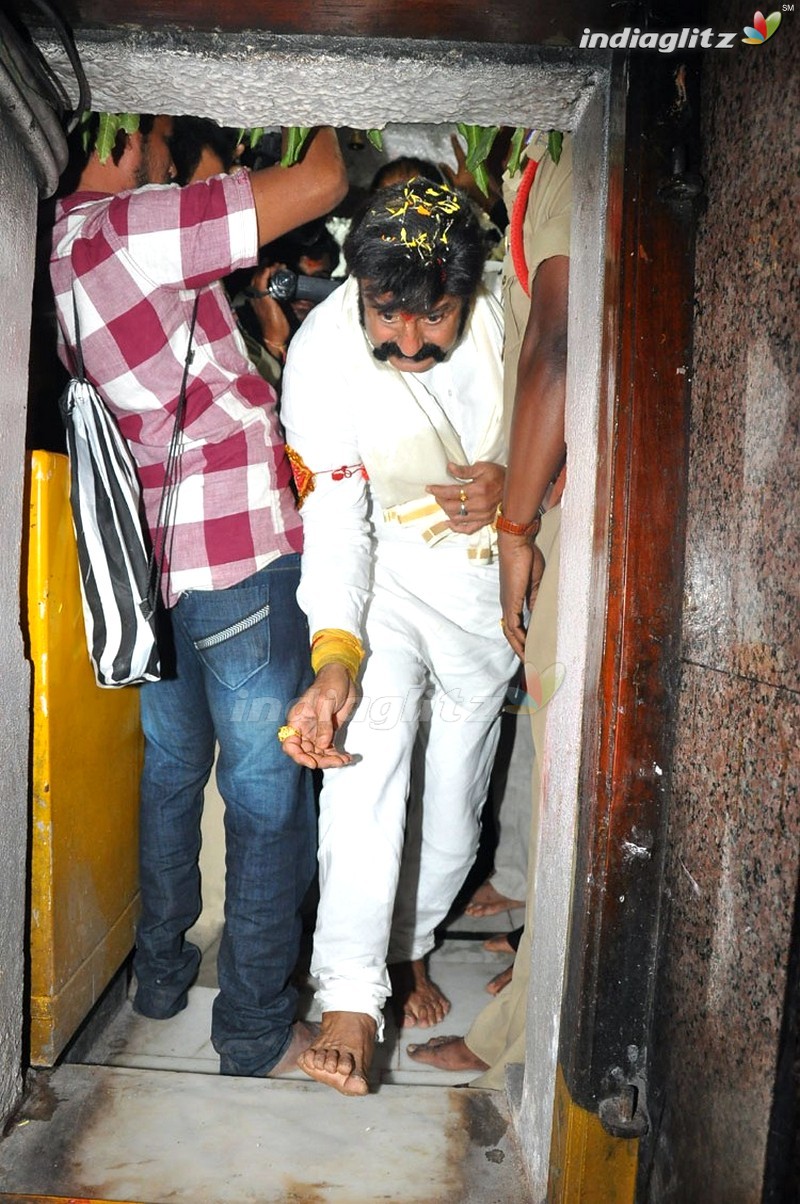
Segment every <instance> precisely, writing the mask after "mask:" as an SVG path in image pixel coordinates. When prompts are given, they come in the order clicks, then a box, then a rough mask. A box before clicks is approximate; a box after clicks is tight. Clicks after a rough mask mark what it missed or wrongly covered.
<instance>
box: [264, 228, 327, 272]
mask: <svg viewBox="0 0 800 1204" xmlns="http://www.w3.org/2000/svg"><path fill="white" fill-rule="evenodd" d="M303 256H307V257H308V258H309V259H324V258H325V257H326V256H327V258H328V259H330V261H331V271H333V270H334V268H335V267H336V266H337V265H338V263H339V244H338V242H337V241H336V239H335V238H334V237H333V235H332V234H331V232H330V231H329V230H328V228H327V226H326V225H325V221H324V219H321V220H318V221H313V222H306V223H305V225H303V226H297V227H296V229H294V230H290V231H289V232H288V234H283V235H281V237H280V238H276V239H275V240H274V242H271V243H267V245H266V246H265V247H262V248H261V255H260V260H261V261H262V262H263V263H285V264H286V266H287V268H291V270H292V271H293V272H299V271H300V260H301V259H302V258H303Z"/></svg>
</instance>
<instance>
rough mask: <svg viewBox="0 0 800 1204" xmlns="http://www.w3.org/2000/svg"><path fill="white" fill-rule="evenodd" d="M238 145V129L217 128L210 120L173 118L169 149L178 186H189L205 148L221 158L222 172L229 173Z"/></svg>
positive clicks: (214, 122)
mask: <svg viewBox="0 0 800 1204" xmlns="http://www.w3.org/2000/svg"><path fill="white" fill-rule="evenodd" d="M238 142H239V138H238V132H237V131H236V130H234V129H229V128H227V127H225V126H221V125H217V123H216V121H211V120H210V118H208V117H174V118H173V120H172V136H171V137H170V140H169V146H170V150H171V152H172V161H173V163H174V164H175V170H176V173H177V174H176V177H175V179H176V181H177V183H178V184H188V183H189V181H190V180H191V178H192V176H193V175H194V172H195V170H196V168H197V164H198V163H199V162H200V157H201V155H202V153H203V151H204V150H205V148H206V147H208V148H209V150H211V151H213V153H214V154H215V155H216V156H217V157H218V158H219V159H220V161H221V162H222V170H223V171H230V169H231V167H232V166H233V159H234V155H235V154H236V147H237V145H238Z"/></svg>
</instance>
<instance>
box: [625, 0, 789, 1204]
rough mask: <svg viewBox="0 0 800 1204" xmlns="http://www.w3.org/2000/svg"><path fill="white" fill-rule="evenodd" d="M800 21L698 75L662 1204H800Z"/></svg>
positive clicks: (660, 999) (729, 24)
mask: <svg viewBox="0 0 800 1204" xmlns="http://www.w3.org/2000/svg"><path fill="white" fill-rule="evenodd" d="M772 7H773V6H770V10H771V8H772ZM778 8H780V6H778ZM745 20H748V21H749V10H745V9H742V7H741V5H740V4H730V3H722V4H720V3H717V4H712V5H711V12H710V13H709V16H708V24H709V25H711V26H712V28H714V29H715V30H737V31H740V30H741V26H742V25H743V24H744V22H745ZM798 20H800V15H797V16H796V15H795V14H793V13H785V14H784V15H783V19H782V23H781V26H780V27H779V29H778V30H777V32H776V33H775V34H774V35H773V37H772V38H771V39H770V41H769V42H767V43H765V44H764V45H762V46H757V47H755V46H745V45H742V44H741V43H740V42H739V36H740V34H739V33H737V45H736V46H735V48H733V49H731V50H730V51H726V52H723V51H714V52H706V57H705V60H704V62H703V84H702V117H701V123H702V145H703V163H702V173H703V175H704V177H705V181H706V191H707V209H706V211H705V213H704V215H703V217H702V218H701V220H700V224H699V228H698V243H697V260H696V322H695V344H694V367H693V383H692V430H691V444H690V468H689V478H690V479H689V496H688V532H687V546H686V580H685V599H684V621H683V664H682V685H681V693H680V699H679V714H678V727H677V733H676V752H675V761H674V766H673V780H672V802H671V811H670V831H669V849H668V855H667V871H666V879H665V917H666V929H665V931H666V944H665V949H664V954H665V958H664V970H663V971H662V974H661V976H660V979H659V981H658V984H657V994H656V1009H657V1013H656V1031H655V1047H656V1048H655V1052H656V1057H657V1061H658V1062H659V1064H660V1072H659V1074H660V1079H661V1081H660V1084H659V1087H660V1091H659V1095H660V1105H659V1106H660V1108H661V1109H663V1110H662V1111H661V1115H660V1117H658V1116H657V1117H656V1118H655V1119H656V1126H655V1128H656V1133H655V1145H656V1149H655V1162H654V1164H653V1166H652V1167H651V1170H650V1174H649V1176H648V1180H649V1181H648V1185H647V1189H646V1193H645V1194H646V1198H647V1199H648V1200H652V1201H680V1204H692V1202H693V1201H698V1202H700V1201H702V1202H703V1204H751V1202H754V1201H761V1200H762V1199H765V1200H766V1199H770V1200H773V1199H774V1200H776V1201H777V1200H783V1199H786V1200H789V1199H800V1196H792V1195H790V1194H787V1195H784V1193H785V1192H789V1191H791V1190H793V1189H790V1187H789V1185H788V1184H787V1183H786V1182H785V1181H783V1182H782V1183H779V1182H778V1180H779V1178H780V1176H778V1179H776V1178H775V1175H776V1168H775V1166H774V1164H773V1165H771V1163H774V1155H775V1153H776V1151H779V1150H780V1148H781V1147H782V1148H783V1149H784V1152H785V1148H786V1146H787V1145H788V1146H790V1145H791V1135H789V1139H788V1142H787V1141H784V1142H783V1143H782V1142H781V1136H782V1134H781V1131H780V1130H781V1127H782V1126H783V1127H784V1128H785V1127H786V1126H787V1125H790V1124H791V1123H792V1117H791V1109H790V1107H789V1100H788V1099H787V1096H786V1088H787V1082H786V1081H784V1082H783V1084H782V1087H781V1090H780V1091H778V1098H777V1099H776V1084H778V1080H779V1077H780V1076H779V1058H780V1056H781V1053H782V1052H783V1053H784V1054H785V1053H786V1052H787V1041H788V1042H791V1040H792V1039H795V1040H796V1028H795V1032H794V1038H792V1032H791V1031H790V1030H791V1028H792V1026H791V1023H790V1019H791V1018H790V1016H789V1015H788V1014H787V1008H788V1007H790V1006H791V999H790V998H788V997H787V991H788V992H789V994H791V989H792V969H791V958H790V947H791V945H792V941H793V939H794V941H795V943H796V939H797V937H796V933H797V927H796V924H795V908H796V901H797V888H798V866H799V865H800V804H799V803H798V798H799V797H800V752H799V750H800V605H799V604H798V602H799V599H800V520H799V519H798V482H799V481H800V440H799V439H798V434H799V433H800V432H799V431H798V427H799V426H800V389H798V375H799V369H800V341H799V340H798V294H799V290H798V255H797V250H798V233H797V230H798V223H797V211H798V195H800V190H799V189H798V162H800V157H799V156H798V149H799V148H798V122H797V114H798V112H800V95H798V92H799V91H800V89H799V88H798V72H797V56H796V50H797V36H798V34H800V29H796V28H794V23H795V21H798ZM793 931H794V933H795V936H794V938H793ZM794 977H795V979H796V970H795V971H794ZM795 986H796V984H795ZM788 1052H789V1054H790V1055H791V1049H789V1051H788ZM789 1065H791V1057H790V1058H789ZM788 1091H789V1095H790V1096H791V1094H792V1092H793V1091H796V1083H795V1084H794V1086H793V1085H792V1081H791V1076H789V1081H788ZM783 1136H784V1137H785V1136H786V1134H785V1133H784V1134H783ZM776 1142H777V1144H776Z"/></svg>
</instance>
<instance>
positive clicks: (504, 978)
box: [486, 962, 514, 995]
mask: <svg viewBox="0 0 800 1204" xmlns="http://www.w3.org/2000/svg"><path fill="white" fill-rule="evenodd" d="M513 973H514V964H513V962H512V964H511V965H510V966H509V967H508V969H507V970H501V971H500V973H499V974H495V976H494V978H490V979H489V981H488V982H487V984H486V990H487V991H488V992H489V994H490V995H499V994H500V992H501V991H502V990H503V989H504V988H505V987H507V986H508V984H509V983H510V982H511V975H512V974H513Z"/></svg>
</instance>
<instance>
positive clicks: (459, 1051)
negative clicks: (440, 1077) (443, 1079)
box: [406, 1037, 489, 1070]
mask: <svg viewBox="0 0 800 1204" xmlns="http://www.w3.org/2000/svg"><path fill="white" fill-rule="evenodd" d="M406 1050H407V1051H408V1055H409V1057H411V1058H413V1059H414V1061H415V1062H424V1063H425V1064H426V1065H427V1066H435V1067H436V1069H437V1070H488V1069H489V1066H488V1063H486V1062H482V1061H481V1059H480V1058H479V1057H478V1056H477V1055H476V1054H474V1053H473V1052H472V1050H471V1049H470V1048H469V1046H468V1045H467V1043H466V1041H465V1040H464V1038H463V1037H431V1039H430V1040H429V1041H426V1042H425V1044H424V1045H407V1046H406Z"/></svg>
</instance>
